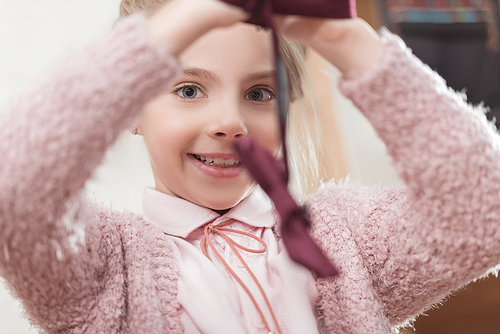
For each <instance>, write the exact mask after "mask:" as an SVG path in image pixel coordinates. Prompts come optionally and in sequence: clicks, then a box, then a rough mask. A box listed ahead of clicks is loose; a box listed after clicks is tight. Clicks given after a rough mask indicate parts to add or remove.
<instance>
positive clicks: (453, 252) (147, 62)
mask: <svg viewBox="0 0 500 334" xmlns="http://www.w3.org/2000/svg"><path fill="white" fill-rule="evenodd" d="M144 22H145V20H144V18H143V17H141V16H133V17H130V18H127V19H124V20H123V22H121V23H119V24H118V25H117V27H116V28H115V29H114V30H113V32H112V33H111V34H109V35H108V36H107V37H105V38H103V39H102V40H100V41H98V42H96V43H94V44H92V45H90V46H88V47H87V48H85V49H83V50H81V51H79V52H76V53H75V54H73V55H71V56H69V57H68V58H67V59H65V60H63V61H61V62H60V63H59V64H57V65H56V66H55V67H54V68H53V69H52V70H51V71H50V72H48V74H46V75H45V76H44V77H42V78H41V79H39V80H38V81H37V82H35V83H34V84H33V85H32V87H31V88H30V89H29V90H28V91H26V92H24V93H23V94H22V95H21V96H20V97H19V98H17V99H15V100H14V101H13V102H12V103H11V104H10V106H9V110H8V112H7V114H6V115H5V117H2V121H1V124H2V126H1V128H2V132H1V133H0V136H1V140H0V156H1V157H2V168H1V169H0V274H1V276H2V277H4V278H5V279H6V281H7V282H8V284H9V286H10V288H11V291H12V293H13V294H14V295H15V296H16V297H18V298H19V299H20V300H21V301H22V302H23V305H24V307H25V310H26V314H27V316H28V317H29V318H30V319H31V320H32V321H33V323H34V324H36V325H37V326H39V327H40V328H41V329H43V330H44V331H47V332H50V333H182V331H183V328H182V321H181V313H182V308H181V306H180V304H179V302H178V301H177V293H178V290H177V280H178V277H179V275H178V265H179V264H178V263H175V261H174V258H173V254H172V252H171V250H170V249H169V248H168V246H166V245H167V241H166V236H165V235H164V234H163V233H161V231H159V230H157V229H156V228H155V227H154V226H153V225H152V224H150V223H148V222H147V221H145V220H144V219H143V218H142V217H140V216H138V215H134V214H131V213H119V212H113V211H111V210H109V209H106V208H102V207H100V206H99V205H97V204H93V203H89V202H88V201H87V200H86V199H85V198H83V196H81V191H82V189H83V186H84V183H85V181H86V180H87V179H88V178H89V177H90V176H91V174H92V172H93V170H94V169H95V168H96V166H97V165H98V164H99V162H100V161H101V160H102V157H103V155H104V153H105V150H106V149H107V147H109V146H110V145H111V144H112V143H113V142H114V141H115V139H116V137H117V136H118V134H119V133H120V132H121V131H123V130H124V129H125V128H126V127H127V126H130V125H131V124H133V122H134V121H135V120H136V118H137V117H138V115H139V113H140V110H141V109H142V107H143V105H144V104H145V103H146V102H147V101H148V100H150V99H151V98H152V97H154V96H155V95H157V94H159V93H160V92H161V91H163V90H164V89H166V88H167V87H168V86H169V84H170V83H171V81H172V80H173V78H174V77H175V76H176V74H177V73H178V70H179V69H178V68H179V65H178V63H177V61H176V60H175V59H173V58H172V57H171V56H169V55H168V52H167V50H159V49H158V48H157V47H155V46H153V45H152V44H150V43H149V42H148V40H147V38H146V34H145V33H144ZM385 43H386V46H387V52H386V54H385V57H384V59H383V60H382V62H381V63H380V64H379V65H378V66H377V67H376V68H375V69H373V70H372V71H371V72H370V73H367V74H365V75H363V76H361V77H358V78H343V79H342V80H341V82H340V89H341V90H342V92H343V93H344V94H345V95H346V96H347V97H349V98H350V99H352V100H353V102H354V103H355V104H356V106H358V108H359V109H360V110H361V111H362V112H363V113H364V114H365V115H366V117H367V118H368V119H369V120H370V121H371V123H372V124H373V126H374V127H375V129H376V131H377V133H378V134H379V135H380V137H381V138H382V139H383V140H384V142H385V143H386V145H387V148H388V151H389V153H390V155H391V156H392V157H393V162H394V165H395V166H396V169H397V170H398V172H399V175H400V176H401V178H402V180H403V181H404V183H405V184H404V185H401V186H391V187H382V186H380V187H362V186H358V185H353V184H344V185H336V184H334V183H330V184H326V185H324V186H322V187H321V188H320V189H319V190H318V191H317V192H316V193H315V194H314V195H312V196H311V197H310V198H309V200H308V201H307V205H308V207H309V210H310V213H311V218H312V229H311V232H312V235H313V237H314V238H315V239H316V240H317V242H318V243H319V244H320V245H321V247H322V248H323V249H324V250H325V252H326V254H327V255H328V256H329V257H330V258H331V259H332V260H333V261H334V262H335V264H336V265H337V266H338V267H339V268H340V270H341V271H342V273H341V275H340V276H339V277H337V278H330V279H317V287H318V291H319V295H320V300H319V301H318V305H319V310H318V312H319V315H318V317H319V319H320V323H321V326H322V327H324V328H323V330H324V332H326V333H389V332H391V331H392V330H393V329H394V326H397V325H399V324H401V323H403V322H405V321H407V320H409V319H412V318H413V317H415V316H416V315H417V314H419V313H420V312H422V311H423V310H425V309H426V308H428V307H429V306H430V305H432V304H433V303H435V302H438V301H439V300H441V299H442V298H443V297H444V296H445V295H446V294H447V293H449V292H450V291H452V290H454V289H457V288H458V287H460V286H462V285H464V284H466V283H467V282H469V281H470V280H472V279H474V278H476V277H479V276H481V275H484V274H485V273H486V272H487V271H488V270H491V268H492V267H494V266H495V265H496V264H498V263H499V262H500V226H499V218H500V198H499V197H500V151H499V148H500V146H499V142H498V135H497V134H496V133H495V131H494V129H493V128H492V126H491V125H490V124H489V123H488V122H487V121H486V119H485V117H484V114H483V113H482V111H481V110H480V109H479V108H473V107H471V106H469V105H468V104H467V103H466V102H464V100H463V97H462V96H460V95H459V94H457V93H454V92H452V91H451V90H449V89H448V88H447V87H446V85H445V83H444V81H443V80H442V79H440V78H439V77H438V76H437V75H436V74H435V73H433V72H432V71H431V70H430V69H428V68H427V67H426V66H424V65H423V64H422V63H421V62H419V61H418V60H417V59H416V58H415V57H413V56H412V55H411V54H410V53H409V51H408V50H407V49H406V48H405V46H404V45H403V44H402V42H401V41H400V40H399V39H398V38H397V37H394V36H392V35H389V34H386V36H385Z"/></svg>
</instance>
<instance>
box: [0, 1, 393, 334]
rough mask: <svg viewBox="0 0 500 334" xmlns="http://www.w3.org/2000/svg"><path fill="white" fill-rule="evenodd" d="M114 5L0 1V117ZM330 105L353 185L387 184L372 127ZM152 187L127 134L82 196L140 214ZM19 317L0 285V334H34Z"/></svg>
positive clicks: (88, 36) (138, 144) (99, 25)
mask: <svg viewBox="0 0 500 334" xmlns="http://www.w3.org/2000/svg"><path fill="white" fill-rule="evenodd" d="M118 4H119V0H0V45H1V52H0V110H3V109H4V107H5V105H6V104H7V102H8V100H9V99H10V97H12V96H13V95H14V94H16V93H18V92H20V91H21V90H22V88H23V87H25V86H26V85H28V84H29V82H30V80H31V79H32V78H33V77H34V76H36V75H39V74H40V73H41V72H42V71H43V69H44V68H46V67H47V66H48V64H50V63H51V62H54V61H56V60H57V59H58V58H59V57H60V56H61V55H62V54H64V53H65V52H67V51H68V50H71V49H74V48H76V47H78V46H80V45H82V44H84V43H87V42H89V41H91V40H94V39H96V38H98V36H100V35H101V34H103V33H104V32H105V31H107V30H109V29H110V27H111V25H112V23H113V21H114V19H115V18H116V17H117V13H118ZM335 94H338V93H337V92H335ZM336 100H337V101H339V102H338V103H339V107H340V109H341V115H340V116H341V117H340V119H341V122H342V124H343V132H344V135H345V137H346V142H347V143H348V146H349V149H350V151H349V159H350V162H351V165H352V166H353V171H352V178H353V179H354V180H356V181H358V182H360V183H364V184H373V183H376V182H379V181H381V182H385V183H387V182H393V181H394V179H395V174H394V170H393V169H392V168H391V167H390V165H389V159H388V158H387V155H386V154H385V148H384V146H383V144H382V143H381V142H380V140H378V139H377V138H376V137H375V134H374V132H373V130H372V129H371V126H370V125H369V124H368V123H367V122H366V120H364V118H362V116H361V115H360V114H359V112H358V111H357V110H356V109H355V108H354V107H353V106H352V105H351V104H350V102H349V101H346V100H345V99H343V98H338V99H336ZM0 131H1V129H0ZM0 133H1V132H0ZM104 180H106V181H105V182H104ZM152 184H153V181H152V176H151V173H150V172H149V166H148V162H147V154H146V152H145V149H144V147H143V144H142V141H141V139H140V137H134V136H131V135H130V134H128V133H125V134H124V135H123V136H122V138H121V139H120V140H119V141H118V143H117V144H116V145H115V147H114V148H113V149H112V150H110V151H109V152H108V155H107V158H106V162H105V164H104V165H103V166H102V167H101V168H99V170H98V171H96V174H95V176H94V178H93V180H91V181H90V182H89V184H88V185H87V189H88V193H89V194H95V195H96V196H98V197H99V198H102V199H103V200H104V201H106V202H107V203H111V202H112V203H113V207H114V208H115V209H117V210H123V209H127V210H130V211H134V212H141V211H142V210H141V202H140V198H141V193H142V188H143V187H144V186H145V185H152ZM20 313H21V310H20V307H19V305H18V303H17V302H15V301H13V300H12V298H11V297H9V296H8V294H7V292H6V290H5V287H4V286H2V285H1V284H0V333H1V334H3V333H9V334H26V333H35V331H34V330H30V329H29V325H28V324H27V323H26V322H25V321H24V320H22V319H21V318H20Z"/></svg>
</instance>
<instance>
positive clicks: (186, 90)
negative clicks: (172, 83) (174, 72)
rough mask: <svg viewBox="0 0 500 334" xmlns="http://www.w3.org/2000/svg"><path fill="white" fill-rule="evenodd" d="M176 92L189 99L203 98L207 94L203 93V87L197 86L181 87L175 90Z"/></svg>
mask: <svg viewBox="0 0 500 334" xmlns="http://www.w3.org/2000/svg"><path fill="white" fill-rule="evenodd" d="M175 94H177V95H178V96H179V97H181V98H183V99H187V100H190V99H196V98H201V97H204V96H205V94H203V92H202V91H201V89H200V88H198V87H196V86H184V87H181V88H179V89H177V90H176V91H175Z"/></svg>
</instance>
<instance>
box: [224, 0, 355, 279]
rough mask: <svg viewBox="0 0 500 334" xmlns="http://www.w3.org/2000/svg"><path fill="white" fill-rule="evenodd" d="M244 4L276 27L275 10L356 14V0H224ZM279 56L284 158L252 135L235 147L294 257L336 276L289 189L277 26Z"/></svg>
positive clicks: (283, 84) (285, 89)
mask: <svg viewBox="0 0 500 334" xmlns="http://www.w3.org/2000/svg"><path fill="white" fill-rule="evenodd" d="M222 1H224V2H227V3H229V4H232V5H236V6H240V7H242V8H243V9H245V11H247V12H250V13H252V17H251V18H250V20H249V21H248V22H249V23H254V24H258V25H261V26H265V27H270V28H271V29H272V28H273V20H272V15H273V13H277V14H291V15H305V16H316V17H324V18H350V17H354V16H356V7H355V3H354V0H340V1H338V0H335V1H333V0H222ZM273 42H274V43H273V44H274V51H275V58H276V72H277V78H276V79H277V80H276V81H277V86H278V111H279V115H280V120H281V139H282V145H283V160H278V159H276V158H274V157H273V156H272V155H271V154H270V153H268V152H267V151H265V150H264V149H263V148H262V147H260V146H259V145H258V144H257V143H256V142H255V141H253V140H252V139H250V138H245V139H243V140H242V141H240V142H237V143H236V144H235V150H236V152H237V153H238V154H239V156H240V158H241V159H242V161H243V164H244V166H245V167H246V168H247V170H248V171H249V172H250V174H252V176H253V177H254V179H255V180H256V181H257V183H259V185H260V186H261V188H262V189H263V190H264V191H265V192H266V193H267V194H268V196H269V197H270V198H271V200H272V201H273V203H274V205H275V207H276V210H277V211H278V213H279V215H280V217H281V222H282V225H281V236H282V238H283V242H284V244H285V247H286V249H287V251H288V254H289V256H290V258H291V259H292V260H294V261H296V262H298V263H300V264H302V265H303V266H305V267H306V268H308V269H310V270H313V271H314V272H315V273H316V274H317V275H318V276H319V277H328V276H335V275H337V274H338V271H337V269H336V268H335V267H334V266H333V264H332V263H331V262H330V261H329V260H328V258H327V257H326V256H325V255H324V254H323V252H322V251H321V250H320V248H319V247H318V246H317V245H316V243H315V242H314V241H313V240H312V238H311V237H310V236H309V234H308V232H307V230H308V228H309V226H310V223H309V221H308V219H307V218H306V214H305V212H304V210H303V209H302V208H301V207H299V206H298V205H297V203H295V201H294V199H293V198H292V196H291V195H290V193H289V192H288V165H287V151H286V143H285V129H286V119H287V113H288V87H287V78H286V73H285V70H284V66H283V63H282V61H281V57H280V53H279V48H278V40H277V36H276V33H275V32H274V29H273Z"/></svg>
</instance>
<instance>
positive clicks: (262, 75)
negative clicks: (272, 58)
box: [243, 70, 276, 82]
mask: <svg viewBox="0 0 500 334" xmlns="http://www.w3.org/2000/svg"><path fill="white" fill-rule="evenodd" d="M274 78H276V71H275V70H271V71H262V72H256V73H252V74H249V75H247V76H246V77H245V78H244V79H243V81H244V82H252V81H258V80H261V79H274Z"/></svg>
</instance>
